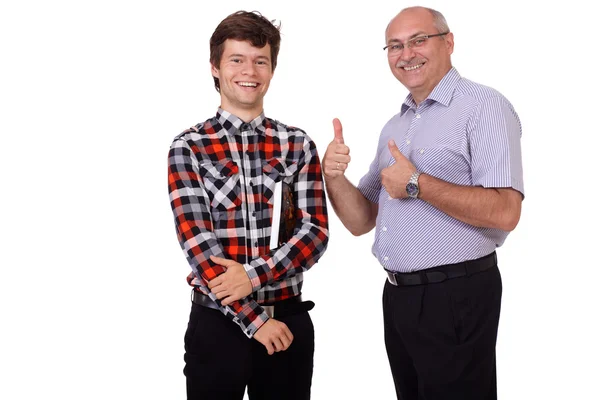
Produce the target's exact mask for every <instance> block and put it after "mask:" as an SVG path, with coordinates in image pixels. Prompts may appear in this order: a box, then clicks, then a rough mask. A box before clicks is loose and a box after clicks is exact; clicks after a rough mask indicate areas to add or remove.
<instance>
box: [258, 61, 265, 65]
mask: <svg viewBox="0 0 600 400" xmlns="http://www.w3.org/2000/svg"><path fill="white" fill-rule="evenodd" d="M256 63H257V64H258V65H267V62H266V61H257V62H256Z"/></svg>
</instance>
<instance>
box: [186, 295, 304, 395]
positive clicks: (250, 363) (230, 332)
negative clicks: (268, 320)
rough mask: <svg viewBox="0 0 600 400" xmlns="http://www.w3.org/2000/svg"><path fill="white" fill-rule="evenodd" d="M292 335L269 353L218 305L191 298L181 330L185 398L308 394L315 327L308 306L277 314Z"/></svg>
mask: <svg viewBox="0 0 600 400" xmlns="http://www.w3.org/2000/svg"><path fill="white" fill-rule="evenodd" d="M276 319H277V320H278V321H281V322H283V323H285V324H286V325H287V326H288V328H289V329H290V331H291V332H292V334H293V335H294V340H293V342H292V344H291V345H290V347H289V348H288V349H287V350H286V351H281V352H278V353H274V354H273V355H269V354H268V353H267V350H266V348H265V347H264V346H263V345H262V344H261V343H260V342H258V341H257V340H255V339H249V338H248V337H247V336H246V335H244V333H243V332H242V330H241V329H240V327H239V326H238V325H237V324H235V323H234V322H232V321H231V320H230V319H229V318H227V317H226V316H224V315H223V314H222V313H221V312H220V311H218V310H214V309H211V308H206V307H203V306H201V305H198V304H194V303H192V311H191V313H190V320H189V323H188V328H187V331H186V333H185V338H184V342H185V356H184V359H185V368H184V370H183V371H184V374H185V376H186V386H187V398H188V400H213V399H214V400H242V399H243V397H244V391H245V389H246V387H248V397H249V398H250V399H251V400H271V399H273V400H275V399H277V400H287V399H290V400H306V399H310V387H311V383H312V374H313V355H314V346H315V342H314V327H313V323H312V320H311V318H310V316H309V314H308V311H301V312H300V313H297V314H291V315H285V316H280V317H276Z"/></svg>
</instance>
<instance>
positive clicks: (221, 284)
mask: <svg viewBox="0 0 600 400" xmlns="http://www.w3.org/2000/svg"><path fill="white" fill-rule="evenodd" d="M210 259H211V260H212V261H213V262H214V263H216V264H219V265H222V266H223V267H225V268H226V271H225V272H224V273H222V274H221V275H219V276H217V277H216V278H215V279H213V280H211V281H210V282H208V288H209V289H210V291H211V292H213V293H214V294H215V296H217V299H219V300H221V304H222V305H224V306H227V305H229V304H231V303H232V302H234V301H236V300H240V299H243V298H244V297H246V296H248V295H249V294H250V293H252V284H251V283H250V278H248V274H246V270H245V269H244V266H243V265H242V264H240V263H238V262H235V261H233V260H228V259H226V258H221V257H215V256H210Z"/></svg>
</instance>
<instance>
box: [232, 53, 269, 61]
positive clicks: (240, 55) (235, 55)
mask: <svg viewBox="0 0 600 400" xmlns="http://www.w3.org/2000/svg"><path fill="white" fill-rule="evenodd" d="M231 57H242V58H244V57H248V56H247V55H244V54H238V53H235V54H230V55H229V56H228V58H231ZM256 58H257V59H259V58H260V59H264V60H269V57H267V56H258V57H256Z"/></svg>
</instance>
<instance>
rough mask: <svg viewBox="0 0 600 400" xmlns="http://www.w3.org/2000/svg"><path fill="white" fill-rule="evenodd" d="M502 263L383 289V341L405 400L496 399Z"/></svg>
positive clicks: (400, 394)
mask: <svg viewBox="0 0 600 400" xmlns="http://www.w3.org/2000/svg"><path fill="white" fill-rule="evenodd" d="M501 297H502V279H501V277H500V272H499V271H498V267H497V266H495V267H493V268H490V269H488V270H486V271H483V272H479V273H476V274H473V275H471V276H464V277H460V278H454V279H449V280H446V281H444V282H441V283H430V284H425V285H416V286H394V285H392V284H391V283H389V282H387V281H386V284H385V287H384V290H383V317H384V332H385V345H386V350H387V354H388V359H389V362H390V367H391V370H392V375H393V378H394V384H395V386H396V395H397V397H398V399H402V400H442V399H443V400H455V399H456V400H471V399H472V400H495V399H496V398H497V397H496V337H497V333H498V322H499V318H500V302H501Z"/></svg>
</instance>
